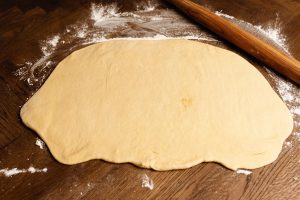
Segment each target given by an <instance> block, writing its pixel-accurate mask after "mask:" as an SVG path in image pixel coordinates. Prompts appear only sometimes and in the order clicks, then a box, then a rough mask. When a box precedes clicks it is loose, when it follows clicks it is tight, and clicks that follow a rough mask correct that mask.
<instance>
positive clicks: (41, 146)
mask: <svg viewBox="0 0 300 200" xmlns="http://www.w3.org/2000/svg"><path fill="white" fill-rule="evenodd" d="M35 145H37V146H38V147H40V149H44V147H45V143H44V142H43V140H41V139H40V138H36V141H35Z"/></svg>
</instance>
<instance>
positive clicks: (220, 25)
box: [167, 0, 300, 85]
mask: <svg viewBox="0 0 300 200" xmlns="http://www.w3.org/2000/svg"><path fill="white" fill-rule="evenodd" d="M167 1H168V2H170V3H172V4H173V5H175V6H176V7H177V8H178V9H180V10H181V11H183V12H184V13H185V14H187V15H188V16H190V17H191V18H192V19H194V20H195V21H196V22H198V23H200V24H202V25H203V26H205V27H206V28H207V29H209V30H210V31H212V32H214V33H216V34H217V35H219V36H220V37H222V38H224V39H226V40H227V41H229V42H231V43H233V44H234V45H235V46H237V47H239V48H240V49H243V50H244V51H245V52H247V53H249V54H250V55H252V56H254V57H255V58H257V59H258V60H260V61H261V62H263V63H264V64H266V65H267V66H269V67H270V68H272V69H273V70H275V71H277V72H278V73H280V74H282V75H284V76H285V77H287V78H289V79H291V80H292V81H294V82H295V83H297V84H298V85H300V62H299V61H298V60H296V59H295V58H293V57H291V56H289V55H287V54H285V53H283V52H281V51H279V50H278V49H276V48H274V47H272V46H271V45H269V44H267V43H265V42H264V41H262V40H260V39H259V38H257V37H255V36H254V35H252V34H250V33H248V32H247V31H244V30H242V29H241V28H239V27H238V26H236V25H235V24H233V23H231V22H229V21H228V20H226V19H223V18H222V17H220V16H218V15H216V14H214V13H213V12H211V11H209V10H208V9H206V8H204V7H203V6H200V5H199V4H197V3H194V2H192V1H191V0H167Z"/></svg>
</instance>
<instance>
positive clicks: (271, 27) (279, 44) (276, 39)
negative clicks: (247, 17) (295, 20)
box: [215, 10, 290, 55]
mask: <svg viewBox="0 0 300 200" xmlns="http://www.w3.org/2000/svg"><path fill="white" fill-rule="evenodd" d="M215 14H216V15H218V16H221V17H224V18H226V19H228V20H230V21H231V22H233V23H234V24H236V25H238V26H239V27H241V28H243V29H245V30H246V31H248V32H250V33H252V34H253V35H255V36H257V37H259V38H261V39H263V40H265V41H266V42H268V43H270V44H271V45H273V46H275V47H276V48H278V49H279V50H282V51H283V52H284V53H286V54H289V55H290V52H289V48H288V45H287V44H286V36H285V35H283V34H282V26H281V23H280V20H279V16H278V14H277V15H276V19H275V21H272V22H269V23H268V24H264V25H253V24H251V23H249V22H245V21H243V20H238V19H236V18H235V17H233V16H230V15H228V14H224V13H222V10H221V11H217V12H215Z"/></svg>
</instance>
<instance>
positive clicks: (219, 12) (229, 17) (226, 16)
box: [215, 10, 234, 19]
mask: <svg viewBox="0 0 300 200" xmlns="http://www.w3.org/2000/svg"><path fill="white" fill-rule="evenodd" d="M222 12H223V11H222V10H221V11H217V12H215V14H216V15H218V16H220V17H225V18H227V19H234V17H233V16H230V15H227V14H224V13H222Z"/></svg>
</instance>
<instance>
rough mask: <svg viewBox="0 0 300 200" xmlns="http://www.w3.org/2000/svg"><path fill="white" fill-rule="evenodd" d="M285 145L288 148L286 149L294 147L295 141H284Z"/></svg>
mask: <svg viewBox="0 0 300 200" xmlns="http://www.w3.org/2000/svg"><path fill="white" fill-rule="evenodd" d="M283 147H284V148H286V149H290V148H292V147H293V142H292V141H286V142H284V146H283Z"/></svg>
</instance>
